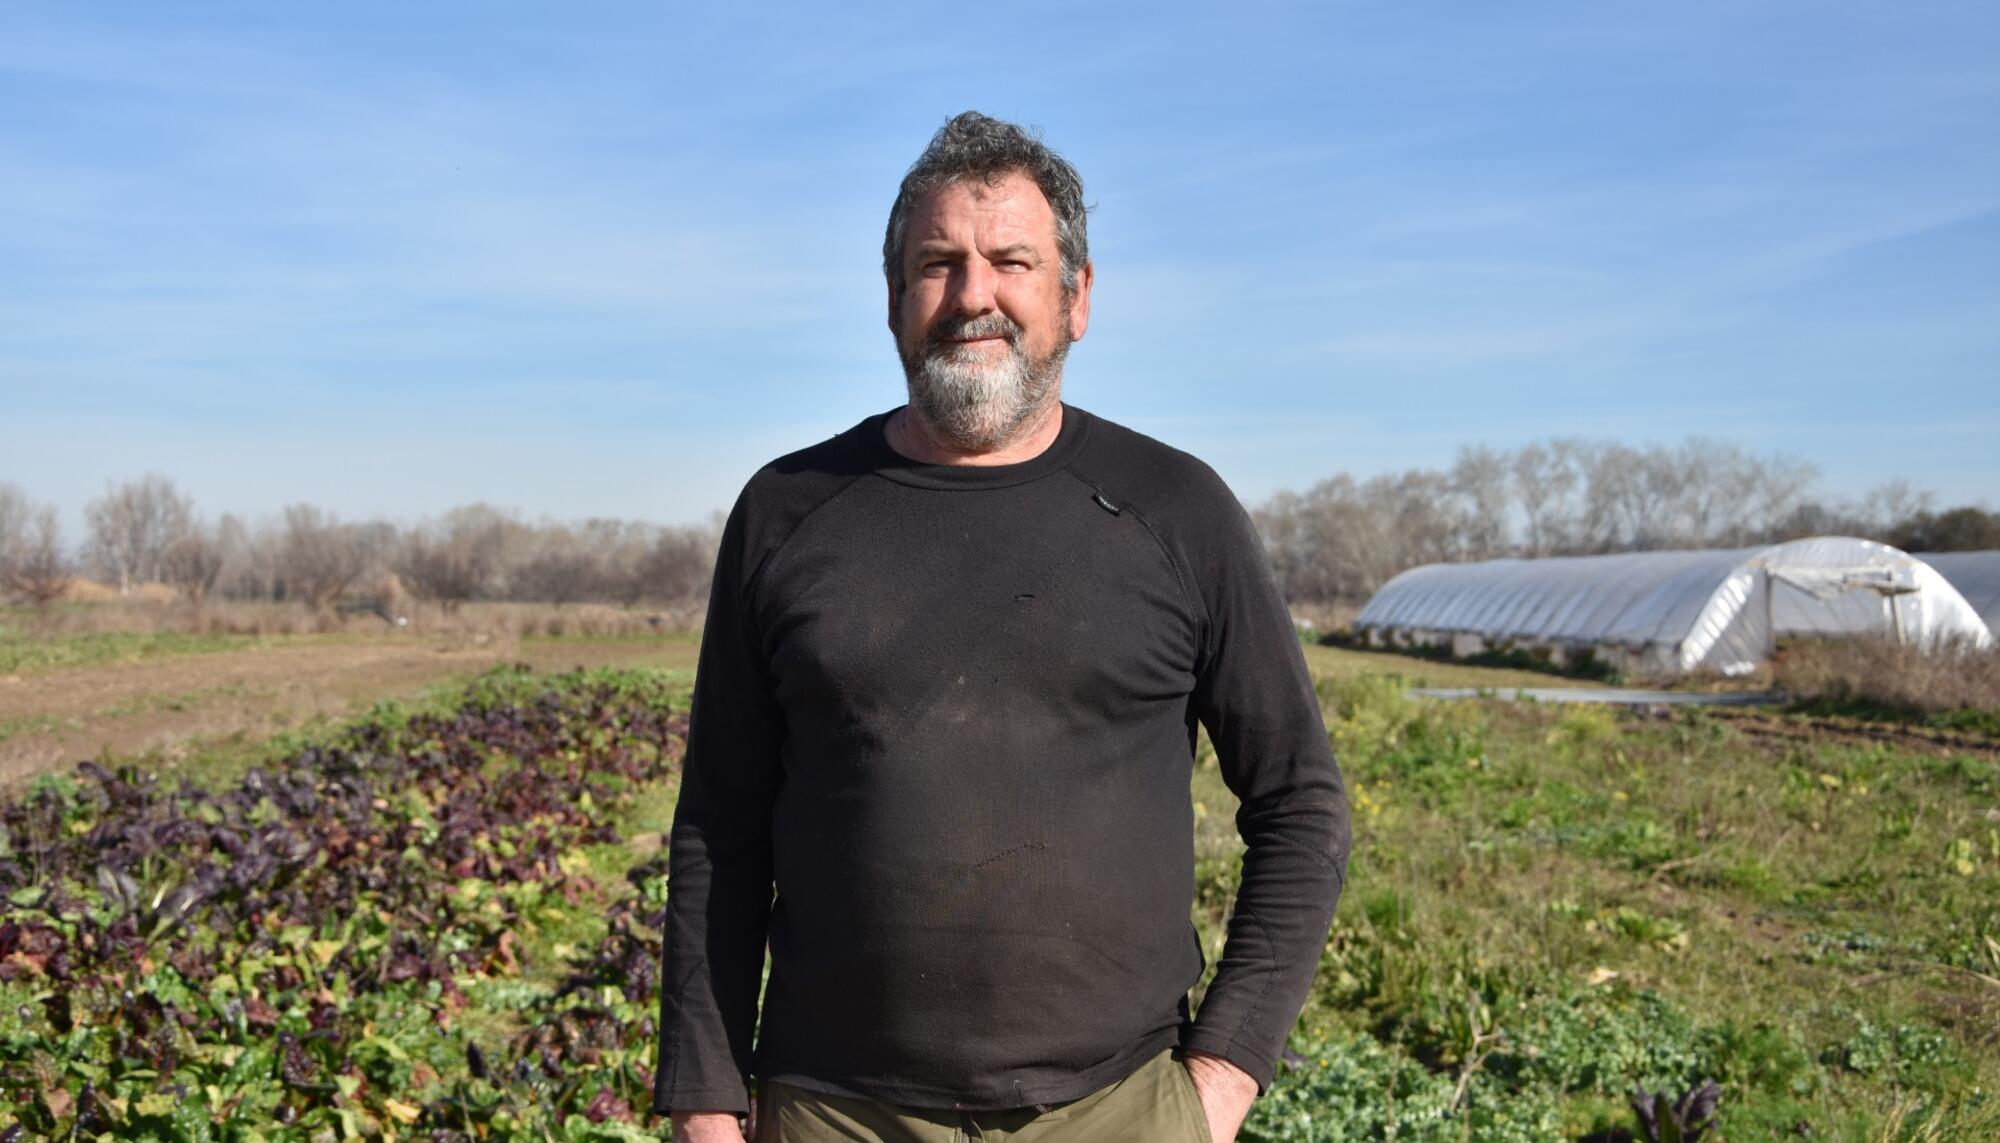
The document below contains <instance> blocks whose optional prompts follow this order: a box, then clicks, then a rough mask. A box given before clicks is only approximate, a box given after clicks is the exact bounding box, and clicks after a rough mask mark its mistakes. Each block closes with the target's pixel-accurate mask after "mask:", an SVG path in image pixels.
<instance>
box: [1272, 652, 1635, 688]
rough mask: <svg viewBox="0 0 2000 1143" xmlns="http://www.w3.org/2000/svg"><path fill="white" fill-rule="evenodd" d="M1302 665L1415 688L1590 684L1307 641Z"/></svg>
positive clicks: (1325, 675) (1323, 675)
mask: <svg viewBox="0 0 2000 1143" xmlns="http://www.w3.org/2000/svg"><path fill="white" fill-rule="evenodd" d="M1305 653H1306V665H1307V666H1309V667H1311V668H1312V672H1313V675H1314V676H1315V677H1317V678H1320V679H1330V680H1339V679H1356V678H1362V677H1378V676H1388V677H1392V678H1397V679H1401V680H1403V681H1404V682H1406V683H1408V684H1409V685H1410V686H1416V687H1591V686H1597V685H1600V684H1597V683H1594V682H1591V681H1589V680H1584V679H1573V678H1558V677H1556V676H1554V675H1551V674H1549V673H1548V672H1546V671H1524V670H1520V669H1517V668H1507V667H1482V666H1475V665H1468V664H1465V663H1456V662H1449V661H1444V660H1438V659H1424V658H1419V657H1417V656H1414V655H1403V654H1398V653H1396V652H1394V651H1364V650H1360V649H1358V648H1353V647H1332V646H1318V645H1311V644H1308V645H1307V646H1306V647H1305Z"/></svg>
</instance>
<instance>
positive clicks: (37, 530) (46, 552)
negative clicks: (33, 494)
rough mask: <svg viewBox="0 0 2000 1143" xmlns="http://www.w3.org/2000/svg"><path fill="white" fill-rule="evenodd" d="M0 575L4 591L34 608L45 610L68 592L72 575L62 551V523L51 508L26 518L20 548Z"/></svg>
mask: <svg viewBox="0 0 2000 1143" xmlns="http://www.w3.org/2000/svg"><path fill="white" fill-rule="evenodd" d="M0 571H4V574H5V580H6V582H5V585H4V586H5V587H6V588H7V590H8V591H10V592H12V593H13V594H15V595H17V596H19V597H21V598H22V599H25V600H27V601H28V602H29V603H32V604H34V605H35V606H36V607H47V606H48V605H49V604H51V603H53V602H55V601H56V600H58V599H61V598H62V596H63V593H64V592H65V591H68V590H69V585H70V583H71V582H73V581H74V580H75V578H76V573H75V569H74V567H73V566H72V565H71V563H70V560H69V555H68V553H66V552H64V551H63V546H62V523H61V521H60V520H59V519H58V518H57V516H56V510H55V509H54V508H48V507H44V508H39V509H35V510H34V511H32V512H31V513H30V514H29V517H28V520H27V522H26V525H25V526H24V527H23V528H22V529H21V541H20V544H19V545H18V547H17V548H16V549H15V551H14V553H13V555H12V556H11V557H10V558H9V559H8V561H7V564H6V566H5V568H4V569H0Z"/></svg>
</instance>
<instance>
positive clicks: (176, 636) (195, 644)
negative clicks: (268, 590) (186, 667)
mask: <svg viewBox="0 0 2000 1143" xmlns="http://www.w3.org/2000/svg"><path fill="white" fill-rule="evenodd" d="M277 641H278V637H274V636H256V635H186V634H180V633H178V632H172V631H159V632H144V633H142V632H135V631H94V632H78V631H68V632H60V633H56V634H42V633H35V632H29V631H25V630H23V629H21V628H20V627H16V626H11V625H0V674H10V675H11V674H17V673H21V672H26V671H43V670H50V669H53V668H57V667H82V666H90V665H92V664H97V663H121V662H138V661H140V660H144V659H158V658H164V657H166V656H169V655H198V654H203V653H207V652H214V651H235V650H240V649H242V648H245V647H262V646H268V645H270V644H272V643H274V642H277Z"/></svg>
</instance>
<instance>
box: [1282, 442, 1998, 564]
mask: <svg viewBox="0 0 2000 1143" xmlns="http://www.w3.org/2000/svg"><path fill="white" fill-rule="evenodd" d="M1817 476H1818V472H1817V470H1816V469H1815V468H1814V466H1813V465H1811V464H1809V463H1807V462H1806V461H1804V460H1800V459H1798V458H1796V457H1790V456H1784V455H1773V456H1758V455H1755V454H1752V453H1750V452H1747V451H1745V450H1744V449H1743V448H1742V447H1741V446H1739V445H1735V444H1732V443H1729V442H1725V441H1717V440H1711V439H1707V438H1701V437H1695V438H1690V439H1688V440H1687V441H1684V442H1683V443H1681V444H1679V445H1676V446H1672V447H1664V446H1662V447H1651V448H1633V447H1630V446H1627V445H1622V444H1617V443H1612V442H1604V441H1589V440H1577V439H1573V438H1559V439H1555V440H1549V441H1543V442H1539V443H1536V444H1530V445H1526V446H1523V447H1521V448H1518V449H1513V450H1496V449H1490V448H1478V447H1468V448H1464V449H1461V450H1459V453H1458V457H1457V460H1456V461H1455V462H1454V463H1453V464H1452V466H1451V467H1450V468H1448V469H1443V470H1435V469H1411V470H1409V471H1407V472H1403V473H1398V474H1395V475H1389V476H1376V477H1371V478H1368V479H1366V480H1357V479H1355V478H1354V477H1352V476H1347V475H1340V476H1334V477H1331V478H1329V479H1327V480H1323V481H1321V482H1319V483H1318V484H1315V485H1313V486H1312V487H1311V488H1309V489H1307V490H1305V491H1304V492H1281V493H1279V494H1277V495H1276V496H1273V497H1272V498H1271V499H1270V500H1268V501H1266V502H1265V503H1264V504H1263V505H1262V506H1261V507H1259V508H1258V509H1257V510H1256V511H1255V512H1254V513H1253V515H1254V516H1255V518H1256V521H1257V527H1258V530H1259V531H1260V532H1261V533H1262V534H1263V537H1264V543H1265V546H1266V548H1267V549H1268V550H1269V553H1270V557H1271V562H1272V565H1273V567H1274V569H1275V570H1276V572H1277V575H1278V579H1279V582H1280V585H1281V586H1282V587H1283V588H1284V590H1285V594H1286V597H1287V598H1289V599H1292V600H1294V601H1314V602H1322V603H1339V602H1349V603H1352V602H1359V601H1361V600H1365V599H1367V598H1368V597H1369V596H1370V595H1372V594H1374V592H1375V590H1376V589H1377V588H1379V587H1381V586H1382V585H1383V584H1384V583H1386V582H1387V581H1388V580H1389V579H1390V578H1391V577H1392V576H1394V575H1396V574H1397V573H1398V572H1401V571H1404V570H1406V569H1408V568H1412V567H1417V566H1419V565H1421V564H1430V563H1446V562H1456V561H1466V560H1484V559H1493V558H1496V557H1501V556H1526V557H1534V556H1561V555H1595V554H1599V553H1604V552H1626V551H1648V550H1661V549H1669V548H1729V547H1745V546H1749V545H1753V544H1764V543H1777V542H1782V541H1785V540H1794V539H1799V538H1801V537H1805V536H1821V535H1841V536H1859V537H1861V538H1864V539H1874V540H1880V541H1882V542H1883V543H1887V544H1891V545H1893V546H1895V547H1898V548H1902V549H1903V550H1905V551H1919V552H1922V551H1929V552H1938V551H1966V550H1984V549H1995V548H2000V514H1996V513H1994V512H1992V511H1989V510H1986V509H1984V508H1976V507H1962V508H1953V509H1951V510H1949V511H1944V512H1938V511H1935V510H1934V505H1933V498H1932V497H1931V496H1930V494H1928V493H1920V492H1918V491H1916V490H1915V489H1914V488H1912V487H1911V486H1910V485H1909V484H1907V483H1905V482H1902V481H1895V482H1891V483H1889V484H1885V485H1882V486H1881V487H1879V488H1877V489H1875V490H1874V491H1872V492H1870V493H1869V494H1868V495H1867V496H1865V497H1863V498H1862V499H1861V500H1860V501H1859V502H1856V503H1829V502H1827V501H1825V500H1822V499H1820V498H1818V497H1816V496H1814V495H1813V494H1812V483H1813V481H1814V480H1815V479H1816V477H1817Z"/></svg>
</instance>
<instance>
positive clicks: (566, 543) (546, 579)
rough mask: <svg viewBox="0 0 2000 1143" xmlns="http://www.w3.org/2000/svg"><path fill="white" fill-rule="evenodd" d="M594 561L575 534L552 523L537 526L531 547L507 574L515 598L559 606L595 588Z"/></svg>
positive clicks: (587, 594)
mask: <svg viewBox="0 0 2000 1143" xmlns="http://www.w3.org/2000/svg"><path fill="white" fill-rule="evenodd" d="M596 574H597V561H596V559H595V557H594V555H593V553H591V552H589V551H587V550H585V549H584V547H583V546H582V544H581V543H580V542H579V541H578V539H577V537H576V534H575V533H574V532H571V531H570V530H569V529H568V528H566V527H562V526H560V525H554V526H549V527H544V528H541V529H538V530H537V532H536V534H535V536H534V537H533V545H532V550H531V551H529V553H528V554H527V555H526V556H525V557H524V558H523V559H522V560H521V562H520V563H519V564H517V565H515V566H514V567H513V568H512V569H511V570H510V571H509V573H508V586H509V588H510V589H511V594H512V597H513V598H515V599H535V600H541V601H544V602H547V603H553V604H555V605H556V606H558V607H560V606H562V605H563V604H565V603H573V602H575V601H576V600H579V599H584V598H587V597H588V596H589V594H590V592H591V591H592V589H593V588H594V587H595V576H596Z"/></svg>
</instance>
